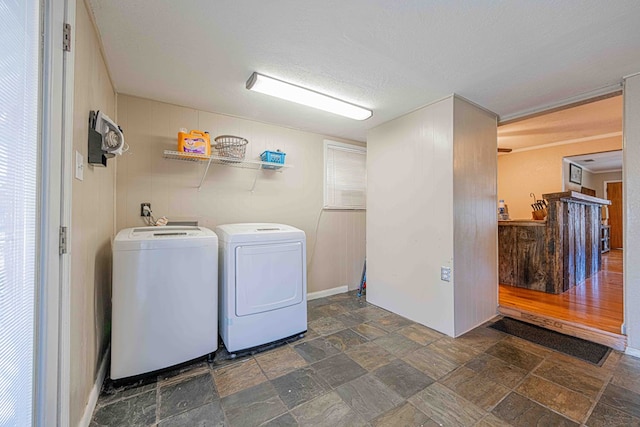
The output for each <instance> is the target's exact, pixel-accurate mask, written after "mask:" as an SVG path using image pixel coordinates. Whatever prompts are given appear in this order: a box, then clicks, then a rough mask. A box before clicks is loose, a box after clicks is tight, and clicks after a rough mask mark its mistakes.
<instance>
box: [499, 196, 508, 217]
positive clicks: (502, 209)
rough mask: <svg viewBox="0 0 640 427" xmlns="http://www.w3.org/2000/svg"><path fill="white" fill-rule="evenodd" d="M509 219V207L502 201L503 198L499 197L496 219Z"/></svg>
mask: <svg viewBox="0 0 640 427" xmlns="http://www.w3.org/2000/svg"><path fill="white" fill-rule="evenodd" d="M508 220H509V208H508V207H507V205H506V204H505V203H504V200H503V199H500V201H499V202H498V221H508Z"/></svg>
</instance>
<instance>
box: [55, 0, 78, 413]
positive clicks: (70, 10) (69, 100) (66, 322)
mask: <svg viewBox="0 0 640 427" xmlns="http://www.w3.org/2000/svg"><path fill="white" fill-rule="evenodd" d="M76 1H77V0H65V8H66V9H65V22H67V23H68V24H70V25H71V51H70V52H65V53H64V69H63V77H64V81H63V89H62V91H63V93H62V102H61V104H62V111H63V113H62V120H63V122H62V127H63V128H62V138H63V139H62V153H61V156H62V185H61V188H60V198H61V201H60V221H61V224H62V225H64V226H66V227H67V254H65V255H62V256H61V257H60V302H59V304H60V305H59V312H60V319H59V322H60V323H59V332H58V334H59V335H58V393H59V395H58V411H59V413H58V419H59V420H60V425H70V422H71V256H72V255H71V245H70V243H71V210H72V199H71V194H72V181H73V173H74V168H75V162H74V160H73V155H74V154H73V100H74V89H75V84H74V82H75V80H74V79H75V77H74V76H75V74H74V72H75V51H76V36H77V31H76V5H77V4H76Z"/></svg>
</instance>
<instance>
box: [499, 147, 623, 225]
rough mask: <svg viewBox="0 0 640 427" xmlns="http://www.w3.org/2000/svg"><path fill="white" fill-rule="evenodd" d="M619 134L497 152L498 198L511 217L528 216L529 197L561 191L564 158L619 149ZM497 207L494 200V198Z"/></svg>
mask: <svg viewBox="0 0 640 427" xmlns="http://www.w3.org/2000/svg"><path fill="white" fill-rule="evenodd" d="M621 147H622V141H621V138H620V137H615V138H607V139H601V140H596V141H587V142H581V143H575V144H566V145H558V146H555V147H547V148H542V149H538V150H529V151H520V152H514V153H509V154H501V155H499V156H498V199H504V201H505V203H506V204H507V205H508V206H509V215H510V216H511V218H512V219H529V218H531V210H532V209H531V203H532V202H533V201H532V198H531V197H530V196H529V193H531V192H533V193H535V195H536V197H537V198H538V199H540V198H541V197H542V195H543V194H547V193H555V192H559V191H562V188H563V187H562V186H563V158H564V157H567V156H574V155H578V154H586V153H597V152H601V151H610V150H619V149H620V148H621ZM496 211H497V201H496Z"/></svg>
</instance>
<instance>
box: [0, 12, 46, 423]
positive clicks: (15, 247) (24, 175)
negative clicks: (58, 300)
mask: <svg viewBox="0 0 640 427" xmlns="http://www.w3.org/2000/svg"><path fill="white" fill-rule="evenodd" d="M39 21H40V19H39V1H38V0H7V1H1V2H0V206H1V210H0V426H30V425H31V424H32V412H33V403H32V402H33V378H34V376H33V371H34V352H33V342H34V336H35V334H34V324H35V322H34V319H35V300H34V295H35V292H34V291H35V289H34V288H35V280H36V277H35V274H36V273H35V268H36V197H37V171H38V96H39V95H38V91H39V87H38V79H39V60H38V58H39V44H38V34H39Z"/></svg>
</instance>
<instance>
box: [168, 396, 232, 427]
mask: <svg viewBox="0 0 640 427" xmlns="http://www.w3.org/2000/svg"><path fill="white" fill-rule="evenodd" d="M216 400H217V401H221V400H222V399H220V398H218V399H214V400H211V401H208V402H204V403H202V404H200V405H198V406H194V407H192V408H189V409H187V410H185V411H181V412H176V413H175V414H171V415H169V416H166V417H164V418H160V411H159V410H156V424H158V423H160V422H162V421H166V420H168V419H170V418H173V417H177V416H179V415H183V414H186V413H187V412H191V411H195V410H196V409H198V408H202V407H203V406H206V405H209V404H210V403H214V402H215V401H216ZM220 408H221V409H222V403H220ZM158 409H160V406H158Z"/></svg>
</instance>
